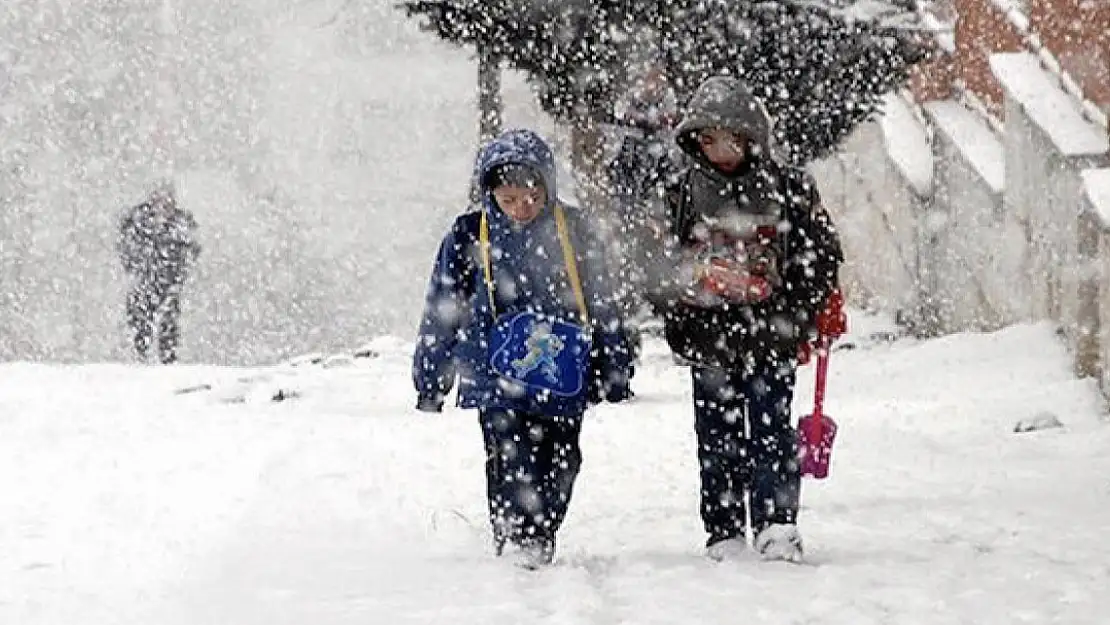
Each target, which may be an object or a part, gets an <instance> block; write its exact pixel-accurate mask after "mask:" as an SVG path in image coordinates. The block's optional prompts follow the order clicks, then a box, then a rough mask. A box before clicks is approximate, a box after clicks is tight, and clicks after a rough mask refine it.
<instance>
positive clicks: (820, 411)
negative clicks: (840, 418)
mask: <svg viewBox="0 0 1110 625" xmlns="http://www.w3.org/2000/svg"><path fill="white" fill-rule="evenodd" d="M830 342H831V341H830V340H829V339H828V338H822V339H821V341H820V344H819V345H818V348H817V383H816V384H815V385H814V391H813V412H812V413H811V414H808V415H806V416H804V417H802V418H801V419H799V420H798V462H799V464H800V465H801V472H802V476H803V477H804V476H807V475H809V476H812V477H813V478H815V479H818V480H821V479H825V478H826V477H828V476H829V464H830V463H831V461H832V448H833V443H834V442H835V441H836V430H837V426H836V421H833V419H832V417H830V416H828V415H826V414H825V413H824V404H825V383H826V381H827V378H828V372H829V344H830Z"/></svg>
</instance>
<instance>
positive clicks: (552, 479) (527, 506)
mask: <svg viewBox="0 0 1110 625" xmlns="http://www.w3.org/2000/svg"><path fill="white" fill-rule="evenodd" d="M479 419H480V420H481V424H482V438H483V439H484V440H485V448H486V486H487V495H488V497H487V499H488V503H489V518H490V523H491V524H492V526H493V536H494V542H495V545H496V546H497V549H498V552H500V549H501V547H502V546H503V545H504V544H505V542H509V543H513V544H517V545H522V546H526V545H530V544H534V545H538V546H540V547H543V548H544V549H548V550H550V551H551V552H554V548H555V533H556V532H557V531H558V530H559V527H560V526H561V525H562V523H563V519H564V518H566V514H567V506H568V505H569V504H570V498H571V493H572V492H573V490H574V481H575V479H576V478H577V477H578V470H579V468H580V467H581V466H582V451H581V449H580V448H579V446H578V436H579V433H580V431H581V428H582V417H581V416H574V417H545V416H539V415H530V414H523V413H520V412H516V411H511V410H509V411H504V410H483V411H481V413H480V416H479Z"/></svg>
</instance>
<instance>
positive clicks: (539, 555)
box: [508, 543, 555, 571]
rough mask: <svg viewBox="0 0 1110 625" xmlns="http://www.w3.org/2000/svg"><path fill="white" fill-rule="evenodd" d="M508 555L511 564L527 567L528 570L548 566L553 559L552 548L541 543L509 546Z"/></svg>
mask: <svg viewBox="0 0 1110 625" xmlns="http://www.w3.org/2000/svg"><path fill="white" fill-rule="evenodd" d="M508 555H509V559H510V560H511V561H512V563H513V566H517V567H520V568H522V569H528V570H529V571H535V570H536V569H541V568H543V567H545V566H549V565H551V563H552V562H553V561H554V559H555V553H554V548H553V547H551V548H549V547H546V546H545V545H543V544H541V543H529V544H526V545H513V546H512V547H510V551H509V554H508Z"/></svg>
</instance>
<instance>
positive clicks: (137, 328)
mask: <svg viewBox="0 0 1110 625" xmlns="http://www.w3.org/2000/svg"><path fill="white" fill-rule="evenodd" d="M180 316H181V297H180V295H179V293H178V289H174V288H170V287H158V286H154V285H144V284H138V285H135V286H132V287H131V291H130V292H129V293H128V294H127V325H128V327H130V328H131V339H132V344H133V346H134V348H135V353H136V354H137V355H138V357H139V358H140V359H143V360H145V359H146V357H147V353H148V352H149V351H150V347H151V346H152V345H153V344H154V342H155V335H157V345H158V360H159V362H161V363H163V364H169V363H172V362H175V361H176V360H177V345H178V318H179V317H180Z"/></svg>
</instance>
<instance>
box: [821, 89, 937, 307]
mask: <svg viewBox="0 0 1110 625" xmlns="http://www.w3.org/2000/svg"><path fill="white" fill-rule="evenodd" d="M904 106H905V105H903V104H900V103H899V102H897V101H896V100H894V99H892V100H891V101H890V102H888V110H894V111H895V113H894V114H893V115H891V117H895V116H898V115H899V113H904V114H905V115H907V116H908V115H909V112H908V111H907V110H904ZM897 107H902V108H901V109H899V108H897ZM885 122H886V120H883V122H873V123H867V124H864V125H863V126H861V127H860V128H859V129H858V130H857V131H856V132H855V133H853V135H852V136H851V137H849V139H848V141H847V144H846V145H845V149H844V150H843V151H841V152H840V153H838V154H836V155H834V156H832V157H829V158H827V159H824V160H822V161H820V162H817V163H815V164H814V165H813V166H812V168H811V171H812V173H813V175H814V177H815V178H816V179H817V182H818V185H819V187H820V190H821V195H822V199H823V201H824V203H825V205H826V206H827V207H828V208H829V210H830V211H831V212H832V214H833V215H834V216H835V219H836V226H837V229H838V230H839V231H840V234H841V239H842V241H843V245H844V249H845V257H846V258H845V263H844V267H843V269H842V271H841V281H842V283H843V285H844V287H845V292H846V294H847V295H848V297H849V298H850V300H851V302H852V303H853V304H854V305H857V306H863V307H869V308H876V309H883V310H896V311H904V312H905V313H910V314H912V313H913V309H914V308H915V306H916V305H917V302H918V299H919V298H918V294H917V290H918V284H917V275H918V273H919V269H918V263H919V259H918V256H919V241H918V233H919V230H920V229H919V227H918V221H919V220H920V219H921V218H922V217H923V216H924V214H925V206H924V204H923V200H922V198H923V197H927V195H928V193H929V186H930V185H931V184H932V182H931V178H932V159H931V155H930V153H929V147H928V145H927V143H926V141H925V135H924V131H923V128H921V127H920V126H917V127H916V128H915V126H914V124H916V122H915V121H913V120H912V119H909V118H908V117H898V123H897V124H895V125H890V124H887V123H885ZM915 132H916V133H917V134H916V135H915V134H914V133H915ZM896 137H897V138H896ZM914 138H917V139H918V141H917V142H916V143H913V144H910V145H907V143H909V141H912V140H913V139H914ZM907 139H908V140H909V141H907ZM883 146H892V147H893V146H897V147H894V152H888V151H887V150H886V149H885V148H884V147H883ZM899 150H901V155H902V156H903V157H904V158H901V159H899V158H896V157H890V156H888V155H890V154H893V153H898V152H899Z"/></svg>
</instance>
